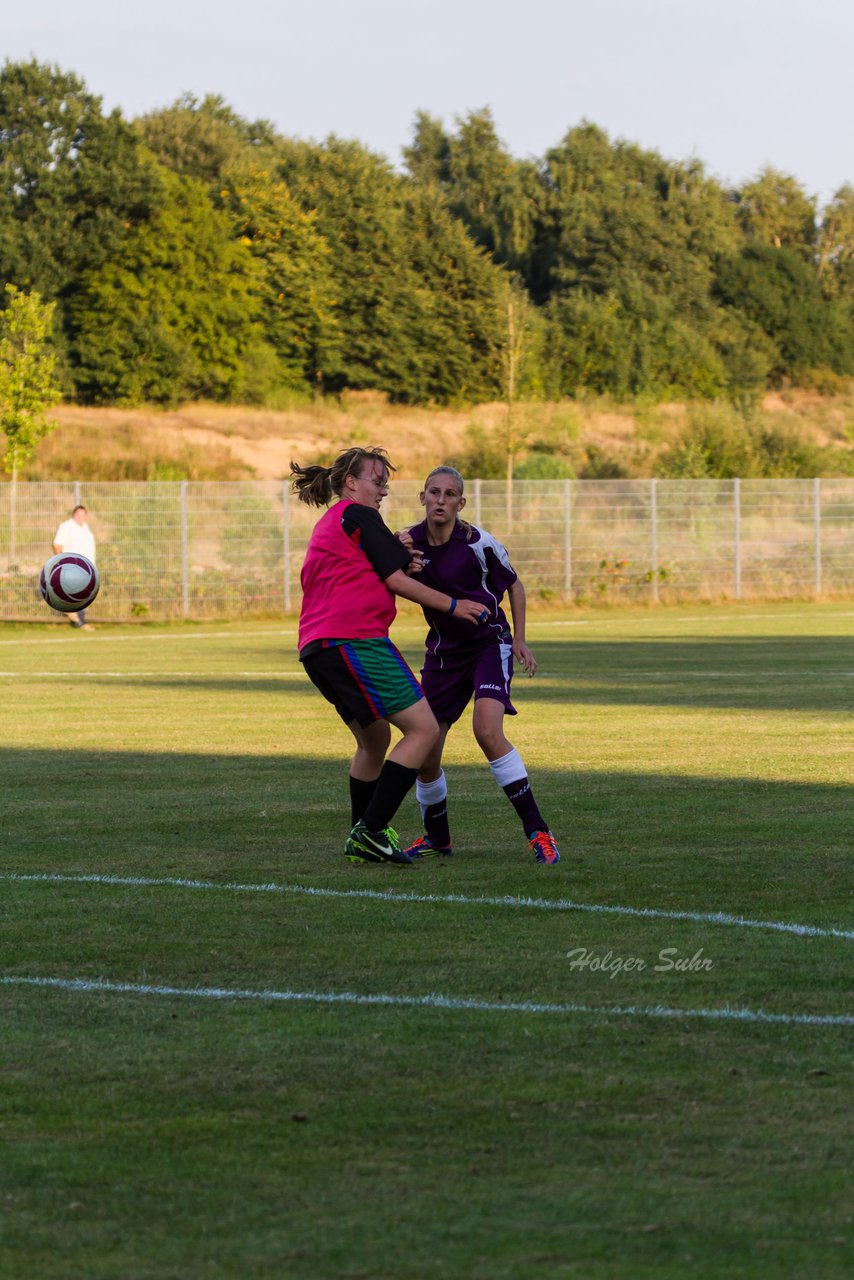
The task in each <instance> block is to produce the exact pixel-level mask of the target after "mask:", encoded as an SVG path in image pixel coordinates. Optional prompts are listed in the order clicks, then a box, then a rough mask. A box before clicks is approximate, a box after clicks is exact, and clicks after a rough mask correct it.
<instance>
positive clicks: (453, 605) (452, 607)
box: [448, 596, 457, 613]
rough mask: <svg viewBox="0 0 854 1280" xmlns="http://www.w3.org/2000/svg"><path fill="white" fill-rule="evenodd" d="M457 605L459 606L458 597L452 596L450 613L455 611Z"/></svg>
mask: <svg viewBox="0 0 854 1280" xmlns="http://www.w3.org/2000/svg"><path fill="white" fill-rule="evenodd" d="M456 607H457V602H456V599H455V598H454V596H451V607H450V609H449V610H448V613H453V612H454V610H455V609H456Z"/></svg>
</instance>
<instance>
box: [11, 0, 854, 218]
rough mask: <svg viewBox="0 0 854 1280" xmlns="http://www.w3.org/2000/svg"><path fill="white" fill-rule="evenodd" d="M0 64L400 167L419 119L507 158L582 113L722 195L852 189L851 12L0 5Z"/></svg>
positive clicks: (823, 196) (745, 2)
mask: <svg viewBox="0 0 854 1280" xmlns="http://www.w3.org/2000/svg"><path fill="white" fill-rule="evenodd" d="M0 54H2V57H3V58H4V59H5V58H9V59H11V60H13V61H19V60H24V59H28V58H30V57H31V56H35V57H36V58H37V59H38V60H39V61H40V62H49V63H52V64H58V65H59V66H60V67H61V68H62V69H63V70H65V71H74V72H76V73H77V74H78V75H79V76H81V77H82V78H83V79H84V80H85V81H86V84H87V86H88V88H89V89H90V91H91V92H92V93H95V94H98V95H99V96H100V97H102V98H103V100H104V105H105V106H106V107H107V108H112V107H116V106H117V107H120V108H121V109H122V111H123V113H124V114H125V115H126V116H128V117H133V116H136V115H141V114H143V113H145V112H147V111H151V110H154V109H155V108H157V107H162V106H166V105H168V104H170V103H171V102H174V101H175V99H176V98H178V97H179V96H180V95H181V94H182V93H184V92H189V93H193V94H195V95H196V96H197V97H202V96H204V95H205V94H207V93H215V94H220V95H221V96H222V97H223V98H225V100H226V101H227V102H228V103H229V104H230V105H231V106H232V107H233V108H234V109H235V110H236V111H237V112H238V113H239V114H240V115H241V116H244V117H246V118H249V119H257V118H259V117H263V118H266V119H269V120H271V121H272V122H273V124H274V125H275V126H276V128H277V129H278V130H279V132H281V133H283V134H286V135H289V136H294V137H300V138H315V139H322V138H324V137H326V136H327V135H328V134H330V133H336V134H338V135H339V136H341V137H344V138H358V139H359V140H360V141H362V142H364V143H366V144H367V145H368V146H369V147H371V148H372V149H373V150H375V151H379V152H381V153H382V154H383V155H385V156H387V157H388V158H389V159H390V160H391V161H392V162H393V163H395V164H399V163H400V159H401V149H402V148H403V147H404V146H406V144H407V143H408V142H409V141H410V138H411V134H412V124H413V120H414V117H415V113H416V111H417V110H419V109H422V110H425V111H428V112H430V114H431V115H434V116H437V117H439V118H440V119H441V120H443V121H444V123H445V125H446V127H448V128H449V129H453V127H454V122H455V118H456V117H457V116H459V115H464V114H465V113H466V112H468V111H470V110H473V109H477V108H480V107H483V106H489V107H490V108H491V109H492V112H493V115H494V118H495V122H496V126H497V130H498V133H499V136H500V137H501V138H502V140H503V141H504V142H505V144H506V145H507V147H508V148H509V150H510V151H511V152H512V153H513V154H514V155H515V156H518V157H520V158H522V157H528V156H541V155H543V154H544V152H545V151H546V150H547V149H548V148H549V147H551V146H554V145H555V144H557V143H558V142H559V141H560V139H561V138H562V137H563V135H564V134H565V133H566V131H567V129H569V128H571V127H572V126H573V125H575V124H577V123H578V122H579V121H580V120H582V119H584V118H586V119H588V120H591V121H593V122H594V123H596V124H598V125H600V126H602V127H603V128H604V129H605V130H607V132H608V133H609V134H610V135H611V137H612V138H625V139H627V140H630V141H633V142H638V143H640V144H641V145H642V146H644V147H649V148H652V149H655V150H657V151H659V152H661V154H662V155H664V156H666V157H667V158H668V159H671V160H684V159H688V158H690V157H695V158H698V159H700V160H702V161H703V162H704V164H705V166H706V168H707V170H708V172H709V173H711V174H712V175H713V176H715V177H717V178H719V179H720V180H721V181H723V182H725V183H731V184H734V185H735V184H740V183H743V182H745V181H747V180H748V179H750V178H752V177H753V176H755V174H756V173H757V172H758V171H759V170H760V169H761V168H762V166H763V165H766V164H770V165H773V166H774V167H775V168H777V169H781V170H782V171H783V172H784V173H790V174H792V175H794V177H796V178H797V179H798V181H799V182H800V183H801V184H802V185H803V186H804V187H805V188H806V190H807V191H808V193H809V194H811V195H815V196H817V197H818V198H819V201H820V203H824V202H826V201H827V200H829V199H830V197H831V196H832V195H833V193H834V192H835V191H836V190H837V189H838V188H839V187H840V186H841V185H842V184H843V183H844V182H851V183H854V120H852V115H854V113H852V94H851V83H852V79H854V75H852V69H853V68H854V2H852V0H811V3H809V2H805V0H429V2H428V0H245V2H244V3H242V4H241V3H239V0H143V2H142V3H140V4H135V3H130V2H129V0H124V2H123V0H21V2H20V3H16V2H15V0H0Z"/></svg>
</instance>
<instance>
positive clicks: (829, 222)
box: [818, 183, 854, 302]
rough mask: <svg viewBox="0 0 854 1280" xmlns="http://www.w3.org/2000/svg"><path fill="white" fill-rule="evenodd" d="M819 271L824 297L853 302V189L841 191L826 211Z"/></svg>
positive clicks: (819, 253)
mask: <svg viewBox="0 0 854 1280" xmlns="http://www.w3.org/2000/svg"><path fill="white" fill-rule="evenodd" d="M818 245H819V248H818V271H819V278H820V280H821V284H822V288H823V290H824V292H825V295H826V296H828V297H831V298H837V297H842V298H845V299H847V300H848V301H849V302H854V186H851V185H850V184H849V183H846V185H845V186H844V187H840V188H839V190H838V191H837V192H836V194H835V196H834V197H833V199H832V200H831V202H830V204H829V205H828V206H827V208H826V209H825V210H824V211H823V214H822V219H821V229H820V233H819V242H818Z"/></svg>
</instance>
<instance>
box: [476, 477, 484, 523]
mask: <svg viewBox="0 0 854 1280" xmlns="http://www.w3.org/2000/svg"><path fill="white" fill-rule="evenodd" d="M482 484H483V481H482V480H475V482H474V522H475V524H477V525H479V524H480V486H481V485H482Z"/></svg>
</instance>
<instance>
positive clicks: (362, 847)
mask: <svg viewBox="0 0 854 1280" xmlns="http://www.w3.org/2000/svg"><path fill="white" fill-rule="evenodd" d="M344 857H345V858H346V859H347V861H348V862H393V863H397V864H398V865H400V866H411V864H412V859H411V858H410V856H409V854H408V853H404V851H403V849H402V848H401V847H400V837H399V836H398V834H397V832H396V831H393V830H392V828H391V827H386V828H385V830H383V831H369V830H368V828H367V827H366V826H365V824H364V822H357V823H356V825H355V827H354V828H353V830H352V831H351V832H350V834H349V836H348V837H347V843H346V844H345V845H344Z"/></svg>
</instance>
